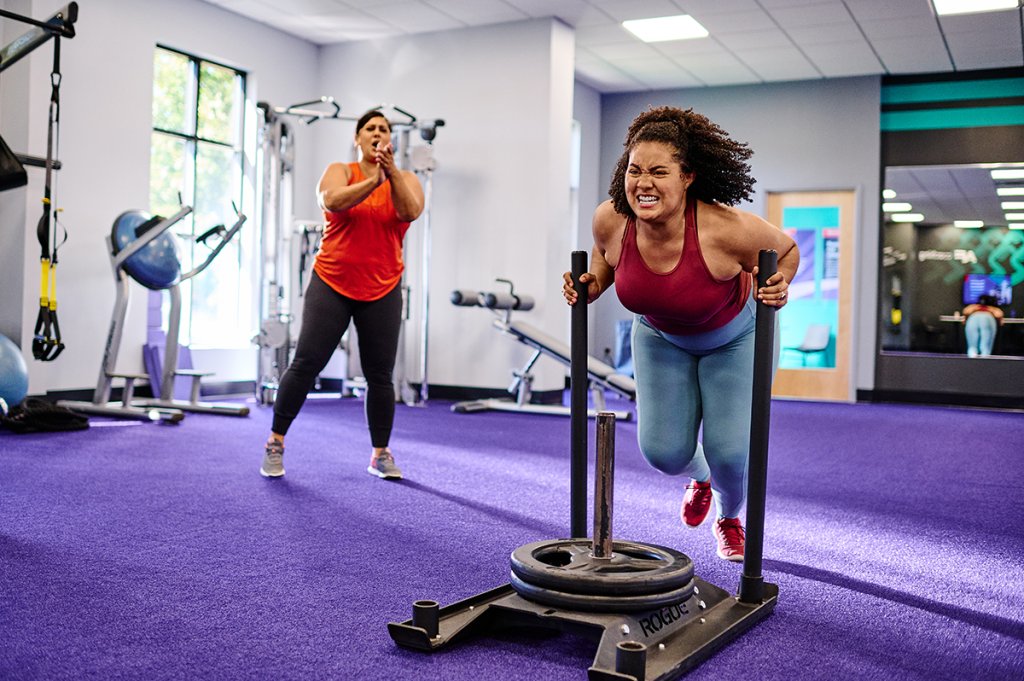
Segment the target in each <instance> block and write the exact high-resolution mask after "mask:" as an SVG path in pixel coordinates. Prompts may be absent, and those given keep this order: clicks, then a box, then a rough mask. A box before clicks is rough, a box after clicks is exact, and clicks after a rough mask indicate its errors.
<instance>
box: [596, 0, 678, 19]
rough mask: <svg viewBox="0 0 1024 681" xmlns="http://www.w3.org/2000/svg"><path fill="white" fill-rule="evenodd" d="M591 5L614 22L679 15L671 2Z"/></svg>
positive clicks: (608, 0)
mask: <svg viewBox="0 0 1024 681" xmlns="http://www.w3.org/2000/svg"><path fill="white" fill-rule="evenodd" d="M590 2H591V4H593V5H594V6H596V7H597V8H599V9H601V10H602V11H604V13H605V14H607V15H608V16H610V17H611V18H612V19H614V20H615V21H627V20H629V19H650V18H651V17H668V16H673V15H676V14H681V12H680V10H679V7H678V6H677V5H675V4H674V3H673V2H672V0H630V1H629V2H623V1H622V0H590Z"/></svg>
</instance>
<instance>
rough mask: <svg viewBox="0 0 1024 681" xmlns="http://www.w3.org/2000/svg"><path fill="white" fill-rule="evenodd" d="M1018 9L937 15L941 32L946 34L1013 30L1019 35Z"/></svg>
mask: <svg viewBox="0 0 1024 681" xmlns="http://www.w3.org/2000/svg"><path fill="white" fill-rule="evenodd" d="M1020 12H1021V11H1020V10H1009V11H1004V12H983V13H980V14H956V15H953V16H948V17H939V23H940V24H941V25H942V32H943V33H945V34H946V35H956V34H957V33H985V32H988V31H1007V30H1008V31H1013V32H1016V34H1017V35H1018V36H1019V35H1020Z"/></svg>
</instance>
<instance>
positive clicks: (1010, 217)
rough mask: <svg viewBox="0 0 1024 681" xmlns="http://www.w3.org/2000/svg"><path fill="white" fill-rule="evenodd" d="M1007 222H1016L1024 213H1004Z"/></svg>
mask: <svg viewBox="0 0 1024 681" xmlns="http://www.w3.org/2000/svg"><path fill="white" fill-rule="evenodd" d="M1004 215H1005V216H1006V221H1007V222H1016V221H1017V220H1024V213H1004Z"/></svg>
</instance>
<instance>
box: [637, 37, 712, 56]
mask: <svg viewBox="0 0 1024 681" xmlns="http://www.w3.org/2000/svg"><path fill="white" fill-rule="evenodd" d="M652 46H653V47H654V49H656V50H657V51H658V52H660V53H661V54H664V55H665V56H667V57H677V56H685V55H691V54H703V55H728V54H729V51H728V50H727V49H725V47H723V45H722V43H721V42H720V41H718V40H715V39H714V38H701V39H700V40H670V41H666V42H663V43H653V44H652Z"/></svg>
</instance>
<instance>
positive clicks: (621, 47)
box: [586, 40, 666, 63]
mask: <svg viewBox="0 0 1024 681" xmlns="http://www.w3.org/2000/svg"><path fill="white" fill-rule="evenodd" d="M586 47H587V49H589V50H590V51H591V52H592V53H593V54H595V55H597V56H598V57H601V58H602V59H604V60H606V61H611V62H614V63H618V62H619V61H622V60H626V59H644V58H646V59H666V57H664V56H662V55H661V54H660V53H659V52H658V51H657V50H655V49H654V48H653V47H651V46H650V45H648V44H647V43H643V42H640V41H639V40H637V41H635V42H632V43H614V44H612V45H587V46H586Z"/></svg>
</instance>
